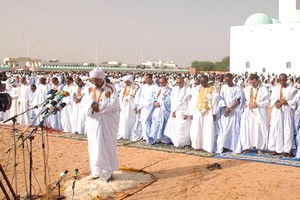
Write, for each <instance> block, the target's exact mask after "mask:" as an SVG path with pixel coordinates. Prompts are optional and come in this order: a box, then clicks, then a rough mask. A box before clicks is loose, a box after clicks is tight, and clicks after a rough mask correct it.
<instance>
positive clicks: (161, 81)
mask: <svg viewBox="0 0 300 200" xmlns="http://www.w3.org/2000/svg"><path fill="white" fill-rule="evenodd" d="M167 85H168V80H167V77H165V76H162V77H160V78H159V86H160V87H166V86H167Z"/></svg>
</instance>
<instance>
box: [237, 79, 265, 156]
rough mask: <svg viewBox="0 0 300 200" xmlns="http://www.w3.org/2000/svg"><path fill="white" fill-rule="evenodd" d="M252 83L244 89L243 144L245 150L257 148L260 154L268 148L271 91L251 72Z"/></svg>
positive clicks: (241, 132)
mask: <svg viewBox="0 0 300 200" xmlns="http://www.w3.org/2000/svg"><path fill="white" fill-rule="evenodd" d="M249 81H250V84H251V85H249V86H247V87H246V88H245V89H244V90H243V91H244V97H245V109H244V112H243V114H242V116H241V131H240V134H241V144H242V150H243V151H244V152H249V151H250V149H252V148H254V147H255V148H256V149H257V150H258V154H262V150H265V149H266V148H267V142H268V134H269V120H268V107H269V101H270V93H269V91H268V89H267V88H266V87H265V86H263V85H262V83H261V82H260V81H259V76H258V75H257V74H251V75H250V77H249Z"/></svg>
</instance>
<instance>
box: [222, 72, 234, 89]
mask: <svg viewBox="0 0 300 200" xmlns="http://www.w3.org/2000/svg"><path fill="white" fill-rule="evenodd" d="M232 80H233V75H232V74H230V73H227V74H226V75H225V77H224V81H225V83H226V84H227V85H228V86H230V87H231V86H233V82H232Z"/></svg>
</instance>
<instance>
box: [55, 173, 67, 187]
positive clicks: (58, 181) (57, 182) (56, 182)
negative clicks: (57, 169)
mask: <svg viewBox="0 0 300 200" xmlns="http://www.w3.org/2000/svg"><path fill="white" fill-rule="evenodd" d="M67 173H68V170H65V171H64V172H61V173H60V174H59V176H60V177H59V178H58V179H57V181H55V184H54V188H55V187H57V186H58V185H59V184H60V182H61V180H62V179H63V178H64V177H65V176H66V175H67ZM54 188H53V189H54Z"/></svg>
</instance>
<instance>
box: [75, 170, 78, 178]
mask: <svg viewBox="0 0 300 200" xmlns="http://www.w3.org/2000/svg"><path fill="white" fill-rule="evenodd" d="M77 176H78V169H77V168H76V169H75V170H74V179H77Z"/></svg>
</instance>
